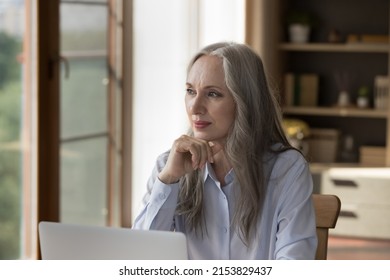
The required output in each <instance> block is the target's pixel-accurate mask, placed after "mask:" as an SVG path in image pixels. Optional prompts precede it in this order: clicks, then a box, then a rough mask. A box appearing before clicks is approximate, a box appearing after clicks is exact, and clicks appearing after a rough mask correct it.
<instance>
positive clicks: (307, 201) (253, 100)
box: [133, 43, 317, 259]
mask: <svg viewBox="0 0 390 280" xmlns="http://www.w3.org/2000/svg"><path fill="white" fill-rule="evenodd" d="M186 88H187V89H186V96H185V106H186V111H187V114H188V119H189V122H190V127H191V129H190V133H189V134H188V135H183V136H181V137H179V138H178V139H177V140H176V141H175V142H174V143H173V145H172V148H171V150H170V151H168V152H166V153H164V154H162V155H161V156H160V157H159V158H158V159H157V162H156V166H155V168H154V170H153V172H152V175H151V177H150V179H149V181H148V193H147V195H146V196H145V200H144V203H145V204H144V208H143V209H142V211H141V212H140V214H139V215H138V217H137V218H136V220H135V223H134V226H133V227H134V228H136V229H155V230H176V231H181V232H183V233H185V235H186V236H187V244H188V251H189V258H190V259H314V256H315V251H316V247H317V237H316V228H315V217H314V209H313V205H312V201H311V194H312V181H311V174H310V171H309V167H308V164H307V162H306V161H305V159H304V158H303V156H302V155H301V154H300V153H299V152H298V151H297V150H295V149H294V148H292V147H291V145H290V144H289V143H288V141H287V139H286V137H285V135H284V132H283V128H282V125H281V114H280V111H279V107H278V104H277V101H276V99H275V97H274V96H273V94H272V93H271V92H270V90H269V88H268V84H267V81H266V77H265V73H264V69H263V65H262V61H261V59H260V58H259V57H258V56H257V55H256V54H255V53H254V52H253V51H252V50H251V49H250V48H249V47H247V46H245V45H243V44H236V43H217V44H212V45H210V46H207V47H205V48H204V49H203V50H201V51H200V52H199V53H198V54H196V55H195V56H194V58H193V59H192V60H191V62H190V64H189V67H188V74H187V83H186Z"/></svg>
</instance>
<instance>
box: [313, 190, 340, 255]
mask: <svg viewBox="0 0 390 280" xmlns="http://www.w3.org/2000/svg"><path fill="white" fill-rule="evenodd" d="M312 197H313V203H314V209H315V213H316V226H317V238H318V246H317V252H316V258H315V259H316V260H326V259H327V254H328V234H329V229H330V228H334V227H335V226H336V222H337V219H338V217H339V214H340V207H341V201H340V199H339V198H338V197H337V196H336V195H330V194H313V195H312Z"/></svg>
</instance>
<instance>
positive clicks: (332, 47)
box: [279, 43, 390, 54]
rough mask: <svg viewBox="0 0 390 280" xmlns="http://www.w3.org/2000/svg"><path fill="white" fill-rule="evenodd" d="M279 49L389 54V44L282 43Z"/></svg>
mask: <svg viewBox="0 0 390 280" xmlns="http://www.w3.org/2000/svg"><path fill="white" fill-rule="evenodd" d="M279 49H280V50H283V51H297V52H353V53H356V52H368V53H385V54H386V53H388V52H389V50H390V45H389V44H374V43H350V44H330V43H307V44H296V43H282V44H280V45H279Z"/></svg>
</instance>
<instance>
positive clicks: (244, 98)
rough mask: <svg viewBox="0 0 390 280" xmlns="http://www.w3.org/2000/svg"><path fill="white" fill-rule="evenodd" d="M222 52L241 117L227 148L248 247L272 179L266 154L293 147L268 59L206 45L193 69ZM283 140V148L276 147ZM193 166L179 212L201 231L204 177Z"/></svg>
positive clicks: (243, 49)
mask: <svg viewBox="0 0 390 280" xmlns="http://www.w3.org/2000/svg"><path fill="white" fill-rule="evenodd" d="M205 55H210V56H217V57H219V58H221V59H222V61H223V71H224V74H225V83H226V86H227V88H228V89H229V91H230V93H231V94H232V96H233V98H234V101H235V103H236V117H235V121H234V123H233V125H232V128H231V129H230V131H229V134H228V137H227V141H226V146H225V147H224V149H225V153H226V155H227V157H228V159H229V160H230V163H231V164H232V166H233V170H234V173H235V186H239V188H240V189H239V190H237V193H236V194H237V197H238V200H237V201H236V203H235V211H234V213H235V214H234V217H233V225H235V226H238V228H237V232H238V233H239V235H240V237H241V239H242V240H243V241H244V242H245V244H247V246H249V243H250V242H249V240H250V238H251V235H252V234H253V233H254V232H255V229H256V225H257V221H258V218H259V215H260V213H261V211H262V207H263V204H264V197H265V192H266V185H267V178H266V175H265V170H264V158H265V156H266V154H267V153H276V152H281V151H283V150H286V149H289V148H291V146H290V145H289V143H288V140H287V138H286V136H285V134H284V132H283V127H282V125H281V113H280V109H279V104H278V102H277V100H276V98H275V96H274V94H273V93H272V92H271V90H270V89H269V86H268V83H267V79H266V75H265V72H264V68H263V63H262V61H261V59H260V57H259V56H258V55H257V54H256V53H255V52H254V51H253V50H252V49H251V48H249V47H248V46H246V45H244V44H237V43H216V44H212V45H209V46H207V47H205V48H203V49H202V50H201V51H200V52H199V53H197V54H196V55H195V56H194V57H193V59H192V60H191V61H190V63H189V66H188V71H189V70H190V69H191V67H192V65H193V64H194V63H195V61H196V60H197V59H199V58H200V57H201V56H205ZM275 143H281V144H282V148H281V149H278V150H277V151H275V150H272V148H271V147H272V145H273V144H275ZM202 178H203V177H202V172H201V171H198V170H196V171H194V172H192V173H190V174H187V175H186V176H184V177H183V178H182V179H181V185H182V188H181V190H180V193H179V204H178V207H177V213H178V214H181V215H185V218H186V222H187V226H189V227H190V228H191V229H192V230H195V231H196V232H197V233H201V234H203V233H204V232H207V229H206V228H205V226H204V214H203V183H204V182H203V179H202Z"/></svg>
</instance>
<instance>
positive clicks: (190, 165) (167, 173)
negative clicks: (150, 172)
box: [158, 135, 222, 184]
mask: <svg viewBox="0 0 390 280" xmlns="http://www.w3.org/2000/svg"><path fill="white" fill-rule="evenodd" d="M221 149H222V147H221V146H220V145H219V144H217V143H213V142H210V141H205V140H202V139H198V138H194V137H191V136H188V135H182V136H181V137H180V138H178V139H176V140H175V142H174V143H173V145H172V149H171V152H170V154H169V157H168V160H167V163H166V165H165V167H164V168H163V170H162V171H161V172H160V174H159V176H158V177H159V179H160V181H161V182H163V183H165V184H172V183H175V182H177V181H179V179H180V178H181V177H182V176H184V175H185V174H187V173H190V172H192V171H193V170H196V169H198V168H203V167H204V166H205V164H206V163H207V162H210V163H213V162H214V158H213V157H214V154H216V153H217V152H219V151H220V150H221Z"/></svg>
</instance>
